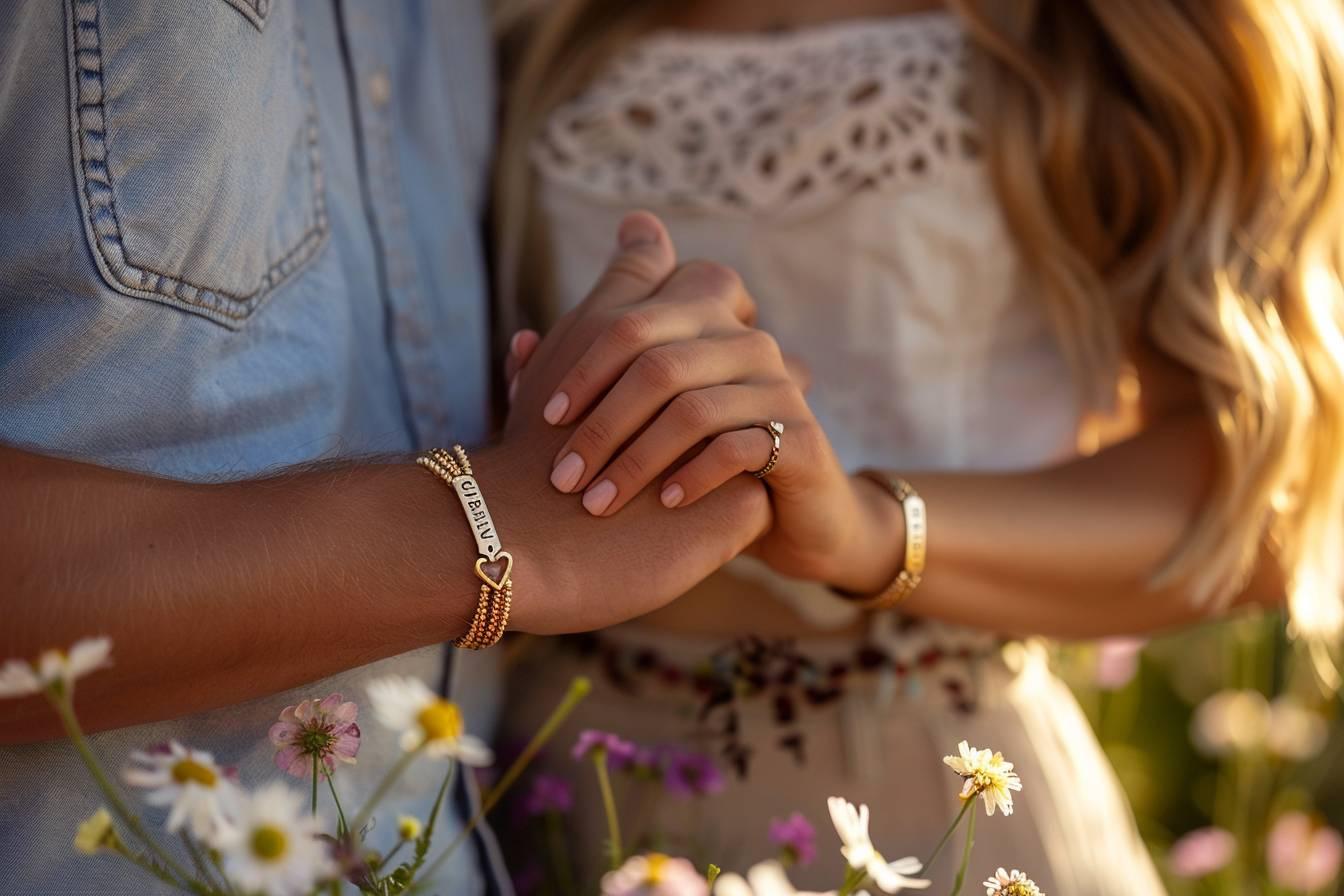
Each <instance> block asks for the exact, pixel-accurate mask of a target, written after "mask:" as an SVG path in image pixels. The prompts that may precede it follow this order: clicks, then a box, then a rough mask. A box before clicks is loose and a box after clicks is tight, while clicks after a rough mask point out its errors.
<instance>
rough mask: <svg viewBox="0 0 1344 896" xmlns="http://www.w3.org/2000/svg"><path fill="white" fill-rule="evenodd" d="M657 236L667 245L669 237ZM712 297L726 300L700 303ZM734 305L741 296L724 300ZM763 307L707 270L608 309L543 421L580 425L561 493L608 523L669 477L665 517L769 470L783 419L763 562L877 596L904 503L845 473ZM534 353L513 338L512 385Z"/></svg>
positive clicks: (663, 494)
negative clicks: (760, 312) (578, 498)
mask: <svg viewBox="0 0 1344 896" xmlns="http://www.w3.org/2000/svg"><path fill="white" fill-rule="evenodd" d="M649 221H650V222H656V219H653V218H652V217H650V218H649ZM657 233H658V238H659V239H663V240H666V239H668V237H667V235H666V232H665V231H663V230H662V228H661V226H658V227H657ZM708 295H712V296H718V297H720V298H719V299H718V300H717V301H715V302H712V303H707V302H705V301H703V300H702V299H701V298H700V297H702V296H708ZM725 295H730V296H735V297H736V298H735V299H734V300H731V301H728V302H725V301H723V299H722V297H723V296H725ZM754 309H755V305H754V303H753V302H752V300H751V298H750V297H749V296H748V295H747V293H746V290H745V289H744V288H743V286H742V283H741V280H740V279H739V278H738V276H737V275H736V274H735V273H734V272H732V271H731V270H729V269H728V268H725V267H723V266H720V265H716V264H712V263H708V262H692V263H690V264H687V265H684V266H683V267H681V268H679V269H678V270H677V272H676V273H675V274H674V275H673V276H672V277H671V278H669V280H668V281H667V282H666V283H665V284H664V286H663V288H662V289H660V290H659V291H657V292H655V293H654V294H653V295H652V296H651V297H650V298H648V299H647V300H645V301H643V302H639V303H636V304H633V305H629V306H625V307H622V308H619V309H605V310H604V311H603V312H602V313H605V314H606V315H607V317H606V320H605V321H603V329H602V331H601V335H600V336H598V338H597V339H596V340H595V341H594V342H593V344H592V346H591V347H590V348H589V349H588V350H587V351H586V352H585V353H584V355H583V356H582V357H581V359H580V360H579V361H578V362H577V363H576V364H575V365H574V366H573V367H572V368H571V369H570V370H569V372H568V373H566V374H565V375H563V376H562V377H561V379H560V382H559V384H558V385H557V387H556V389H555V391H554V392H553V394H552V396H551V398H550V400H549V401H548V403H547V404H546V407H545V410H544V412H543V413H544V416H545V418H546V421H547V422H548V423H551V424H552V425H555V426H566V425H569V424H571V423H574V422H576V421H577V426H576V427H575V429H574V430H573V432H571V433H570V435H569V438H568V439H567V440H566V442H565V444H564V445H563V446H562V447H561V449H560V450H559V451H558V452H557V454H556V456H555V466H554V470H553V472H552V476H551V482H552V484H553V485H554V487H555V488H557V489H559V490H560V491H563V492H567V493H577V492H580V491H581V492H582V493H583V505H584V507H585V508H587V510H588V511H589V512H590V513H592V514H593V515H594V516H600V517H605V516H611V515H613V514H615V513H617V512H619V511H620V509H621V508H622V507H623V506H624V505H625V503H626V502H627V501H629V500H630V499H631V498H632V497H633V496H635V495H637V494H638V493H639V492H641V491H642V490H643V489H644V488H645V487H647V486H648V485H649V484H650V483H651V482H653V481H654V480H655V479H656V478H658V477H660V476H663V474H665V473H666V472H667V471H668V470H672V472H671V473H670V474H669V475H666V476H665V478H663V480H662V482H661V486H660V490H659V494H660V499H661V501H662V503H663V505H664V506H665V507H667V508H669V509H674V508H678V507H686V506H689V505H690V504H693V503H694V502H696V501H698V500H699V499H700V498H702V497H704V496H705V495H706V494H708V493H710V492H711V491H713V490H714V489H716V488H718V487H719V486H721V485H723V484H724V483H725V482H727V481H729V480H730V479H732V478H733V477H735V476H738V475H741V474H743V473H751V472H753V471H755V470H758V469H760V468H762V467H764V466H765V465H766V463H767V462H768V461H769V459H770V453H771V448H772V445H773V439H772V436H771V434H770V433H769V432H767V431H766V430H765V429H763V428H760V427H758V426H757V425H756V424H764V423H767V422H768V421H778V422H780V423H783V424H784V433H783V436H782V448H781V451H780V457H779V462H778V464H777V465H776V466H775V468H774V470H773V471H772V472H771V473H770V474H769V476H768V478H767V480H766V481H767V483H768V484H769V486H770V489H771V495H772V499H773V501H774V506H775V525H774V527H773V528H772V529H771V531H770V533H769V534H768V535H767V536H766V537H765V538H764V539H763V540H762V541H761V542H760V543H759V544H758V545H757V548H756V552H757V553H758V554H759V555H760V556H761V557H762V558H763V559H765V560H766V561H767V562H768V563H770V564H771V565H772V566H773V567H774V568H775V569H777V570H779V571H780V572H782V573H785V574H787V575H792V576H795V577H799V578H809V579H815V580H818V581H824V582H828V583H830V584H833V585H836V586H837V587H842V588H847V589H849V590H854V591H876V590H879V589H880V588H882V587H883V586H884V585H885V584H886V583H887V581H889V580H890V578H891V577H892V576H894V574H895V571H896V569H897V568H898V564H899V562H900V561H899V556H898V555H899V553H900V550H901V548H902V539H901V533H900V529H899V525H900V521H899V512H898V510H897V509H896V508H895V502H893V501H892V500H891V498H890V497H889V496H886V495H884V494H882V493H881V491H880V490H879V489H877V488H876V487H875V486H873V485H871V484H870V483H867V481H866V480H855V479H852V478H851V477H849V476H847V475H846V474H845V472H844V470H843V469H842V468H841V466H840V463H839V460H838V459H837V458H836V456H835V454H834V452H833V451H832V449H831V447H830V443H829V441H828V440H827V438H826V436H825V434H824V433H823V432H822V430H821V427H820V426H819V424H818V423H817V421H816V418H815V417H814V416H813V415H812V412H811V410H810V408H809V407H808V405H807V402H806V400H805V398H804V396H803V391H802V386H801V385H800V383H799V381H798V380H799V379H800V376H799V373H798V371H796V370H791V369H790V367H789V365H788V364H787V363H786V361H785V359H784V356H783V355H782V354H781V352H780V349H779V346H778V345H777V344H776V342H775V340H774V339H773V338H772V337H771V336H770V335H769V334H767V333H765V332H763V331H760V330H757V329H754V328H753V327H752V326H751V323H752V322H753V321H754V316H755V315H754ZM535 345H536V336H535V334H532V333H530V332H524V333H521V334H519V335H518V336H516V337H515V339H514V341H513V343H512V344H511V352H510V358H509V361H508V368H507V370H506V374H508V375H509V376H510V379H511V381H513V382H516V380H517V378H518V377H519V375H520V373H521V371H522V370H523V368H524V367H525V365H526V362H527V360H528V356H529V355H530V353H531V350H532V348H533V347H534V346H535ZM893 511H895V512H894V513H893ZM893 522H894V525H895V526H896V527H897V528H896V529H895V530H894V531H893V529H892V528H891V526H892V525H893Z"/></svg>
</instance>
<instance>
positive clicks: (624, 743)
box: [571, 728, 636, 769]
mask: <svg viewBox="0 0 1344 896" xmlns="http://www.w3.org/2000/svg"><path fill="white" fill-rule="evenodd" d="M599 750H601V751H602V752H603V753H605V754H606V757H607V764H608V765H610V766H611V767H612V768H615V769H622V768H625V767H626V766H628V765H629V764H630V763H631V762H633V761H634V759H635V753H636V747H635V745H634V744H632V743H630V741H628V740H622V739H621V738H620V737H617V736H616V735H615V734H612V733H611V732H610V731H597V730H594V729H592V728H589V729H588V730H587V731H581V732H579V739H578V740H577V741H575V743H574V749H573V751H572V752H571V755H572V756H573V757H574V758H575V759H587V758H589V757H590V756H592V755H593V754H595V753H597V752H598V751H599Z"/></svg>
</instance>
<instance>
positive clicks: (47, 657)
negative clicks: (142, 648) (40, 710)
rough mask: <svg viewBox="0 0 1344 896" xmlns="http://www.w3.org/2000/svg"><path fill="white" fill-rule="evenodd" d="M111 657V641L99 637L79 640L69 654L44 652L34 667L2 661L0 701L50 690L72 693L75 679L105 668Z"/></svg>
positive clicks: (23, 662) (31, 664)
mask: <svg viewBox="0 0 1344 896" xmlns="http://www.w3.org/2000/svg"><path fill="white" fill-rule="evenodd" d="M111 656H112V639H111V638H106V637H99V638H81V639H80V640H78V641H76V642H75V645H74V646H73V647H71V648H70V652H69V653H67V652H65V651H64V650H55V649H53V650H44V651H42V655H41V656H39V657H38V658H37V662H36V663H30V662H28V661H27V660H5V664H4V665H3V666H0V699H3V698H5V697H27V696H28V695H29V694H36V693H38V692H40V691H43V690H46V689H47V688H52V687H55V688H57V689H59V690H60V691H62V692H64V693H70V692H72V691H73V690H74V687H75V679H77V678H82V677H84V676H85V675H88V674H89V673H90V672H92V671H94V670H95V669H101V668H102V667H103V666H107V665H109V658H110V657H111Z"/></svg>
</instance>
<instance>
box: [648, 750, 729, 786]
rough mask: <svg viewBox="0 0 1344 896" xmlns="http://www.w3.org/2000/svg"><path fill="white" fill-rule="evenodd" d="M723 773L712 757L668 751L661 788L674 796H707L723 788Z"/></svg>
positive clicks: (702, 754) (680, 751)
mask: <svg viewBox="0 0 1344 896" xmlns="http://www.w3.org/2000/svg"><path fill="white" fill-rule="evenodd" d="M724 784H725V782H724V780H723V772H721V771H719V767H718V765H716V764H715V762H714V760H713V758H712V757H710V756H708V755H706V754H704V753H691V752H687V751H684V750H677V749H669V750H668V751H667V754H666V755H665V756H664V759H663V786H664V787H665V788H667V792H668V793H671V794H673V795H675V796H707V795H709V794H711V793H718V792H719V791H721V790H723V788H724Z"/></svg>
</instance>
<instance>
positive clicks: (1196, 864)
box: [1167, 828, 1237, 879]
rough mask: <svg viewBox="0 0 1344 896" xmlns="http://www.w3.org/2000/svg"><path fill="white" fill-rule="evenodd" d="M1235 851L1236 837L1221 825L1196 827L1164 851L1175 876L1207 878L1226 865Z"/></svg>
mask: <svg viewBox="0 0 1344 896" xmlns="http://www.w3.org/2000/svg"><path fill="white" fill-rule="evenodd" d="M1236 854H1237V838H1236V837H1233V836H1232V835H1231V834H1229V833H1228V832H1227V831H1225V830H1223V829H1222V828H1199V829H1197V830H1194V831H1191V832H1190V833H1188V834H1186V835H1185V836H1183V837H1182V838H1181V839H1179V840H1177V841H1176V842H1175V843H1174V844H1172V847H1171V852H1170V853H1168V854H1167V862H1168V863H1169V864H1170V865H1171V873H1172V874H1175V875H1176V876H1177V877H1184V878H1190V879H1194V878H1200V877H1207V876H1208V875H1210V874H1213V873H1214V872H1216V871H1221V870H1222V869H1224V868H1226V867H1227V865H1228V863H1229V862H1231V861H1232V857H1233V856H1235V855H1236Z"/></svg>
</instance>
